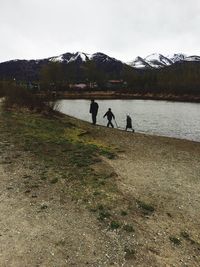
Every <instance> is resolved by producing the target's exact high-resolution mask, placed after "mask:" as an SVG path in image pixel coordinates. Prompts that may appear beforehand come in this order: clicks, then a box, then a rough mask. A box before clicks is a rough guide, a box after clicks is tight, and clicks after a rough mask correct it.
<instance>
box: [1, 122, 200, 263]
mask: <svg viewBox="0 0 200 267" xmlns="http://www.w3.org/2000/svg"><path fill="white" fill-rule="evenodd" d="M95 132H96V136H97V138H100V139H102V136H103V138H104V140H107V142H108V143H110V144H112V145H114V146H117V147H118V148H119V150H121V151H120V152H119V153H118V157H117V158H116V159H112V160H109V159H104V161H105V162H106V163H107V164H109V165H110V166H111V167H112V168H113V169H114V171H115V172H116V173H117V175H118V176H117V180H116V181H117V184H118V188H119V190H120V191H121V193H122V194H123V195H124V198H125V199H126V198H127V199H129V198H130V199H132V198H133V199H134V200H135V202H134V203H133V205H135V203H138V205H141V206H142V205H143V206H144V203H145V204H146V211H148V209H149V210H150V211H148V212H146V213H144V214H143V215H141V214H140V215H138V216H136V215H135V217H134V216H130V217H129V214H128V215H127V219H126V220H129V221H131V220H132V221H131V223H132V224H133V225H135V229H136V231H135V232H134V233H129V235H127V236H126V238H125V237H124V235H122V234H121V233H120V231H110V230H109V229H107V228H105V227H102V225H101V223H100V222H99V221H98V220H97V218H96V217H95V216H94V215H93V214H92V213H91V212H89V211H88V210H87V209H85V208H84V207H83V206H81V205H79V203H77V202H74V201H72V200H71V198H70V196H69V197H68V196H67V195H66V193H65V191H64V190H62V189H63V188H64V187H65V186H67V185H66V184H65V181H64V180H60V181H59V182H58V183H56V184H49V183H48V184H47V183H46V181H45V180H41V179H40V180H39V181H38V175H39V172H40V170H41V168H42V167H43V166H41V165H40V163H39V162H36V161H35V159H34V158H33V156H32V155H31V154H29V152H25V151H16V150H15V148H14V145H13V144H11V143H9V142H8V140H6V139H1V141H0V242H1V246H0V266H2V267H4V266H5V267H10V266H13V267H15V266H16V267H22V266H23V267H26V266H35V267H36V266H42V267H43V266H45V267H53V266H56V267H58V266H62V267H64V266H77V267H79V266H80V267H82V266H94V267H95V266H98V267H101V266H102V267H103V266H119V267H120V266H125V267H129V266H130V267H131V266H141V267H150V266H152V267H173V266H174V267H176V266H177V267H183V266H188V267H199V266H200V231H199V229H200V213H199V210H200V202H199V196H200V143H195V142H189V141H184V140H176V139H170V138H164V137H152V136H145V135H140V134H133V133H126V132H122V131H119V130H115V129H107V128H103V127H100V126H97V127H96V128H95ZM141 203H143V204H141ZM152 207H153V211H152V210H151V208H152ZM143 208H144V207H143ZM126 243H127V245H129V247H130V244H131V245H132V246H133V248H134V253H133V251H132V250H130V249H129V250H127V251H125V250H124V247H125V246H126Z"/></svg>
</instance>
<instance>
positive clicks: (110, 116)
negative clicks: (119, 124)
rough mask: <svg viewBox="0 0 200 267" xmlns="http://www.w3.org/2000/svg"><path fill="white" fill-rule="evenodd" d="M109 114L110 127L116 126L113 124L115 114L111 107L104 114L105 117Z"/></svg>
mask: <svg viewBox="0 0 200 267" xmlns="http://www.w3.org/2000/svg"><path fill="white" fill-rule="evenodd" d="M106 116H107V119H108V123H107V127H109V125H111V127H112V128H114V125H113V124H112V118H113V119H115V115H114V114H113V113H112V111H111V108H109V109H108V111H107V112H106V113H105V114H104V116H103V117H104V118H105V117H106Z"/></svg>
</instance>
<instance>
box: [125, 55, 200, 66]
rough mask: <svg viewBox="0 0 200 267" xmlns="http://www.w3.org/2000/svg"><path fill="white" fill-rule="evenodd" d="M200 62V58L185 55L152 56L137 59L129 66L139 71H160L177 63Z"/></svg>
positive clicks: (129, 63)
mask: <svg viewBox="0 0 200 267" xmlns="http://www.w3.org/2000/svg"><path fill="white" fill-rule="evenodd" d="M185 61H200V56H195V55H194V56H187V55H185V54H173V55H168V56H163V55H162V54H156V53H155V54H151V55H149V56H147V57H145V58H142V57H136V59H135V60H133V61H131V62H128V63H127V64H128V65H130V66H131V67H133V68H137V69H147V68H149V69H150V68H151V69H159V68H163V67H167V66H170V65H172V64H174V63H177V62H185Z"/></svg>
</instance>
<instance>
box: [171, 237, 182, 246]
mask: <svg viewBox="0 0 200 267" xmlns="http://www.w3.org/2000/svg"><path fill="white" fill-rule="evenodd" d="M169 240H170V241H171V242H172V243H173V244H174V245H176V246H179V245H180V244H181V240H180V239H179V238H177V237H175V236H170V237H169Z"/></svg>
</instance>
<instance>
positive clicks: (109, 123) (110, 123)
mask: <svg viewBox="0 0 200 267" xmlns="http://www.w3.org/2000/svg"><path fill="white" fill-rule="evenodd" d="M109 125H110V126H111V127H112V128H114V125H113V124H112V122H111V120H109V121H108V124H107V127H109Z"/></svg>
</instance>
